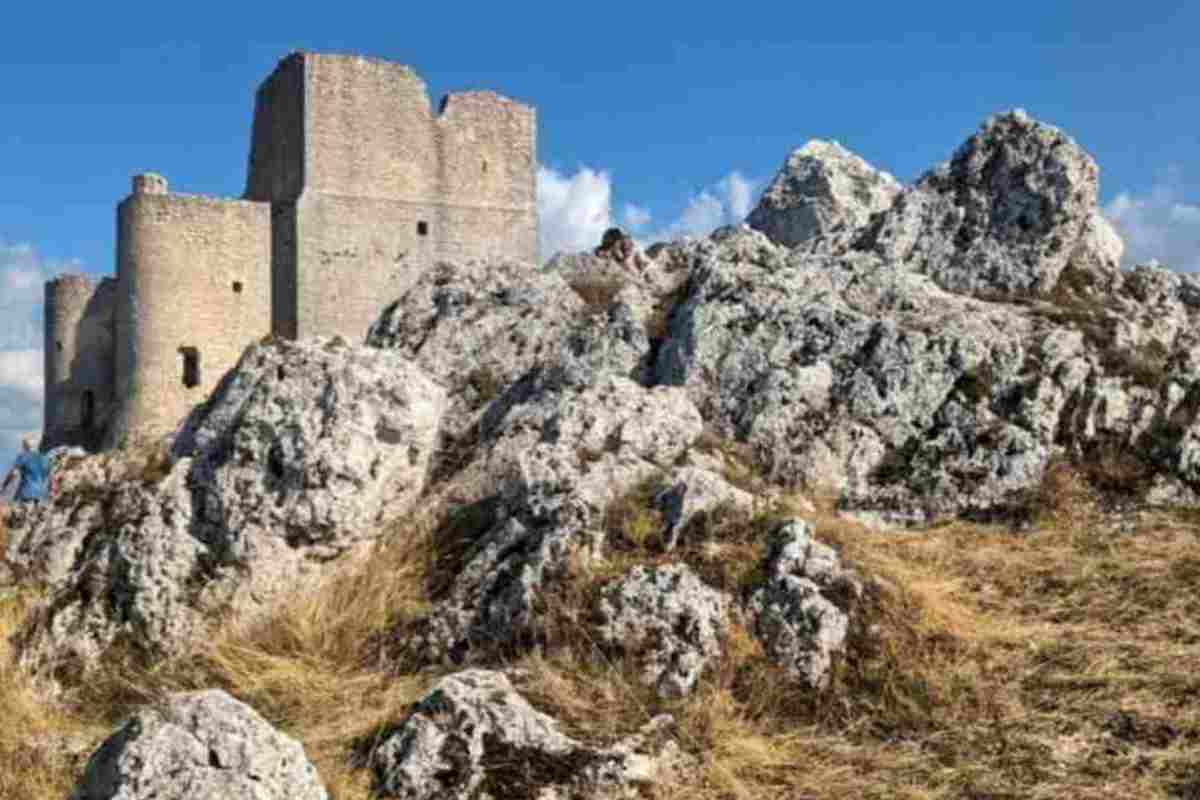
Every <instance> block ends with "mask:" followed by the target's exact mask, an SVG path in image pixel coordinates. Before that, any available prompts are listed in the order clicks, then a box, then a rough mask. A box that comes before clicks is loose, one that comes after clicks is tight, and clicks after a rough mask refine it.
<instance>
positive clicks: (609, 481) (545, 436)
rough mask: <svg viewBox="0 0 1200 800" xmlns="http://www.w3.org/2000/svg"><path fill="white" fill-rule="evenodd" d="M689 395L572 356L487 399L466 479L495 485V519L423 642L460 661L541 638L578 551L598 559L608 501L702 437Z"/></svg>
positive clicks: (488, 488)
mask: <svg viewBox="0 0 1200 800" xmlns="http://www.w3.org/2000/svg"><path fill="white" fill-rule="evenodd" d="M701 430H702V427H701V420H700V415H699V413H698V412H697V411H696V409H695V407H693V406H692V404H691V402H690V401H688V399H687V397H686V395H685V394H684V392H682V391H681V390H679V389H674V388H669V387H659V388H656V389H644V388H642V387H641V386H639V385H638V384H636V383H634V382H633V381H631V380H629V379H628V378H623V377H620V376H617V375H614V374H612V373H610V372H604V371H598V370H595V369H593V368H592V367H590V366H589V365H587V364H585V363H580V362H572V361H568V362H565V363H563V364H559V365H556V366H553V367H547V368H543V369H536V370H533V371H531V372H530V373H529V374H528V375H526V376H525V377H524V378H522V379H521V380H520V381H518V382H517V383H516V384H514V385H513V387H511V388H510V389H509V391H508V392H506V393H505V395H503V396H502V397H501V398H499V399H498V400H496V401H495V402H494V403H493V404H492V405H491V406H489V408H488V410H487V413H486V414H485V415H484V417H483V420H482V424H481V441H480V445H479V455H478V456H477V461H476V463H475V464H473V465H472V467H471V468H470V469H469V470H468V472H467V474H466V475H464V477H463V478H462V479H461V480H462V482H463V483H470V484H473V485H474V486H476V487H482V488H481V489H480V494H481V495H483V496H487V495H489V494H491V493H492V490H493V489H495V490H496V494H495V497H494V499H493V501H492V503H491V505H490V507H489V519H488V520H487V523H486V524H485V525H484V526H482V530H481V531H480V532H479V536H478V538H477V539H476V540H475V541H474V544H473V546H472V548H471V551H470V555H469V557H468V558H467V559H466V560H465V561H464V563H463V565H462V568H461V570H460V571H458V572H457V573H456V574H455V576H454V578H453V580H452V582H451V584H450V587H449V589H448V591H447V593H446V596H445V597H443V598H439V600H440V602H439V604H438V606H437V608H436V610H435V612H434V615H433V618H432V620H431V621H430V628H429V631H428V637H429V638H428V641H427V642H426V647H425V649H426V650H427V652H429V653H432V654H444V655H448V656H449V657H450V658H451V659H452V660H454V661H455V662H462V661H463V660H464V659H466V658H468V657H470V655H471V651H472V650H475V649H479V648H482V649H483V651H484V652H486V651H487V650H489V649H490V648H492V647H495V646H498V645H511V644H513V643H517V642H523V643H525V644H533V643H536V641H537V640H538V638H539V634H538V630H537V623H536V620H537V618H538V616H539V614H538V609H539V604H540V603H542V602H543V601H542V600H541V598H543V597H544V595H545V594H546V592H548V591H549V589H550V587H551V586H553V585H554V583H555V582H556V580H557V579H558V578H559V577H561V576H562V575H563V574H564V572H565V570H566V569H567V568H568V564H569V562H570V561H571V559H573V558H582V559H584V560H586V559H588V558H591V557H596V556H599V555H600V554H601V553H602V552H603V549H604V544H605V543H604V530H603V524H602V522H603V518H604V513H605V511H606V509H607V508H608V505H609V504H610V503H611V502H612V501H613V500H614V499H616V498H617V497H619V496H621V495H622V494H623V493H625V492H627V491H629V490H630V489H632V488H633V487H634V486H636V485H637V484H638V483H639V482H641V481H644V480H646V479H648V478H650V477H652V476H654V475H657V474H658V473H659V472H661V471H662V470H664V469H666V468H669V467H670V466H671V465H672V464H673V463H674V462H675V460H676V459H677V458H678V457H679V456H680V455H681V454H682V453H683V452H685V451H686V450H687V448H688V447H689V446H690V445H691V444H692V443H693V442H694V441H695V440H696V439H697V438H698V437H699V436H700V434H701Z"/></svg>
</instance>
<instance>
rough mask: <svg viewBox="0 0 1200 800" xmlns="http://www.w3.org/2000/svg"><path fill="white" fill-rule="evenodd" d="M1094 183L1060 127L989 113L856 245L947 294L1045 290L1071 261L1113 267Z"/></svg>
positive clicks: (1090, 166)
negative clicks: (926, 279)
mask: <svg viewBox="0 0 1200 800" xmlns="http://www.w3.org/2000/svg"><path fill="white" fill-rule="evenodd" d="M1098 187H1099V169H1098V168H1097V167H1096V162H1095V161H1093V160H1092V158H1091V156H1089V155H1088V154H1087V153H1085V152H1084V151H1083V149H1082V148H1080V147H1079V146H1078V145H1077V144H1076V143H1075V142H1074V140H1072V139H1071V138H1070V137H1068V136H1067V135H1066V134H1064V133H1063V132H1062V131H1060V130H1058V129H1057V128H1054V127H1051V126H1049V125H1045V124H1042V123H1040V122H1037V121H1036V120H1033V119H1030V118H1029V117H1028V116H1027V115H1026V114H1025V113H1024V112H1022V111H1013V112H1009V113H1007V114H998V115H996V116H994V117H992V118H991V119H989V120H988V121H987V122H986V123H985V124H984V125H983V127H982V128H981V129H980V131H979V132H978V133H976V134H975V135H974V136H972V137H971V138H970V139H968V140H967V142H966V143H965V144H963V146H962V147H960V148H959V149H958V151H957V152H956V153H955V154H954V157H953V158H952V159H951V160H950V161H949V162H947V163H945V164H943V165H941V166H939V167H938V168H937V169H934V170H933V171H931V172H929V173H928V174H926V175H925V176H924V177H923V178H922V179H921V180H920V181H919V182H918V183H917V185H916V186H915V187H913V188H912V189H911V190H909V191H906V192H904V193H903V194H902V195H901V196H900V197H899V198H898V199H897V201H896V204H895V206H894V207H893V208H892V209H891V210H890V211H889V212H888V213H885V214H883V215H882V216H881V218H880V219H879V220H878V222H877V223H875V224H874V226H873V229H872V230H870V231H868V232H867V233H866V235H865V236H864V239H863V242H862V245H861V246H865V247H867V248H868V249H871V250H872V251H874V252H877V253H879V254H880V255H883V256H884V257H885V258H886V259H888V260H889V261H897V262H902V263H905V264H907V265H909V267H910V268H912V269H916V270H918V271H920V272H922V273H925V274H927V275H929V276H931V277H932V278H933V279H934V281H936V282H937V284H938V285H939V286H941V287H942V288H944V289H949V290H951V291H955V292H964V293H974V292H988V291H991V292H1001V293H1004V294H1010V295H1020V294H1022V293H1038V292H1048V291H1051V290H1052V289H1053V288H1054V287H1055V285H1056V284H1057V283H1058V278H1059V275H1060V274H1061V273H1062V271H1063V270H1064V269H1065V268H1066V267H1067V265H1068V264H1069V263H1071V261H1072V259H1076V261H1077V263H1080V264H1081V265H1082V264H1083V263H1085V262H1088V263H1091V264H1092V265H1093V266H1102V267H1104V268H1106V269H1116V268H1117V263H1116V262H1113V261H1111V258H1110V257H1111V255H1112V254H1111V253H1110V252H1108V248H1110V247H1111V246H1112V243H1111V237H1110V236H1109V235H1108V233H1107V232H1106V231H1105V230H1104V227H1103V224H1102V221H1100V220H1099V218H1098V216H1097V215H1096V196H1097V192H1098ZM1116 254H1117V256H1118V257H1119V255H1120V253H1119V252H1117V253H1116Z"/></svg>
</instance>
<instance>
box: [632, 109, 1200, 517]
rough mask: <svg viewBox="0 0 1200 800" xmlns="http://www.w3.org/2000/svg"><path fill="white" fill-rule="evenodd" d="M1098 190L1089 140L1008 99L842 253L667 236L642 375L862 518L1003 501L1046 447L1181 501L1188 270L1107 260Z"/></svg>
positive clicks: (1188, 444)
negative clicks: (661, 293) (652, 355)
mask: <svg viewBox="0 0 1200 800" xmlns="http://www.w3.org/2000/svg"><path fill="white" fill-rule="evenodd" d="M1095 197H1096V169H1095V164H1094V163H1093V162H1092V160H1091V159H1090V157H1089V156H1087V154H1086V153H1084V152H1083V151H1082V150H1081V149H1080V148H1079V147H1078V146H1077V145H1076V144H1075V143H1074V142H1072V141H1071V140H1070V139H1069V138H1067V137H1066V136H1064V135H1063V134H1061V133H1060V132H1058V131H1057V130H1055V129H1053V128H1050V127H1049V126H1045V125H1042V124H1040V123H1036V122H1034V121H1032V120H1030V119H1029V118H1028V117H1026V116H1025V115H1023V114H1021V113H1019V112H1015V113H1012V114H1006V115H1001V116H998V117H995V118H993V119H992V120H990V121H989V122H988V123H987V124H986V125H985V126H984V127H983V129H982V130H981V131H980V133H979V134H977V135H976V136H974V137H972V139H971V140H970V141H968V142H967V143H966V144H965V145H964V146H963V147H962V148H960V149H959V151H958V152H957V153H956V155H955V158H954V159H953V160H952V161H951V162H950V163H948V164H947V165H944V166H943V167H940V168H939V169H937V170H935V171H934V172H932V173H930V174H929V175H928V176H926V178H924V179H922V181H921V182H919V183H918V184H917V185H916V186H914V187H912V188H909V189H905V190H903V191H902V192H901V193H900V194H899V195H898V196H897V198H896V200H895V202H894V204H893V205H892V206H891V207H890V208H888V209H886V210H884V211H882V212H878V213H874V214H872V215H871V217H870V219H871V222H870V223H869V224H867V225H866V226H865V227H864V228H862V229H860V230H859V231H858V232H857V233H856V234H854V235H853V236H851V237H850V239H852V241H851V244H849V245H846V246H845V248H844V250H843V249H839V247H826V246H817V244H811V243H810V244H809V245H804V246H801V247H798V248H794V249H791V248H786V247H783V246H781V245H779V244H777V243H774V242H772V241H770V240H769V239H767V238H766V237H765V236H763V235H762V234H760V233H758V232H757V231H753V230H746V229H733V228H729V229H723V230H721V231H717V232H716V233H714V234H713V236H711V237H709V239H707V240H704V241H700V242H694V243H691V244H685V245H681V246H679V249H681V251H682V253H683V258H685V259H686V260H688V261H689V263H690V264H691V268H690V278H689V282H688V284H687V287H686V292H685V293H684V296H683V298H682V299H681V301H680V302H679V304H678V305H677V306H676V307H675V309H674V311H673V313H672V315H671V318H670V327H669V330H668V334H667V337H666V339H665V341H664V343H663V344H662V346H661V348H660V349H659V351H658V353H657V360H656V364H655V372H654V380H655V381H656V382H659V383H663V384H668V385H677V386H683V387H686V388H687V390H688V393H689V396H690V397H691V398H692V399H693V401H694V402H695V403H696V405H697V407H698V408H699V409H700V410H701V413H702V414H703V415H704V418H705V421H706V423H708V424H709V425H711V426H713V427H714V428H715V429H716V430H717V431H718V432H719V433H721V434H722V435H724V436H726V437H728V438H731V439H735V440H737V441H739V442H742V443H744V444H746V445H748V446H749V447H750V449H751V450H752V451H753V452H754V453H755V456H756V459H757V462H758V464H759V466H760V467H761V468H762V469H763V470H764V471H765V472H766V474H767V476H768V477H769V478H770V479H771V480H772V481H774V482H777V483H782V484H798V485H805V486H809V487H813V488H817V487H827V488H830V489H832V490H834V491H836V492H838V493H840V494H841V495H842V496H843V506H844V508H845V509H847V510H848V511H853V512H854V513H856V514H861V515H863V516H864V517H869V518H871V519H875V520H883V521H891V522H895V521H903V522H923V521H927V520H929V519H931V518H934V517H937V516H942V515H956V514H967V515H971V516H980V517H987V518H991V517H994V516H995V515H997V514H1002V515H1009V514H1011V513H1015V510H1016V509H1019V508H1021V507H1023V506H1024V505H1025V504H1026V503H1027V501H1026V498H1027V497H1028V496H1029V493H1030V492H1031V490H1033V489H1035V488H1036V487H1037V486H1038V484H1039V482H1040V481H1041V478H1042V475H1043V472H1044V470H1045V467H1046V465H1047V464H1048V463H1049V462H1050V461H1051V460H1052V459H1054V458H1065V459H1068V460H1072V461H1075V462H1076V463H1078V464H1080V465H1081V466H1082V468H1083V469H1085V470H1087V471H1091V472H1093V473H1096V475H1095V476H1094V477H1095V478H1096V480H1098V481H1099V482H1100V483H1102V484H1106V485H1108V486H1109V488H1117V489H1119V490H1120V492H1118V493H1125V494H1128V495H1130V496H1136V497H1152V498H1155V499H1159V500H1162V499H1170V498H1174V499H1176V500H1187V499H1188V498H1191V497H1195V496H1196V494H1195V493H1196V490H1197V488H1198V487H1200V472H1196V470H1195V466H1194V465H1195V464H1196V463H1197V458H1196V453H1195V444H1194V443H1193V442H1194V441H1195V436H1196V434H1195V433H1194V432H1193V431H1194V429H1195V428H1196V425H1197V411H1198V410H1200V400H1198V399H1197V398H1200V394H1197V392H1200V387H1197V386H1196V383H1195V380H1194V378H1193V376H1194V374H1195V368H1194V366H1193V365H1194V364H1195V363H1196V356H1197V354H1198V353H1200V351H1197V349H1196V348H1197V346H1198V345H1200V337H1198V336H1197V334H1196V333H1195V330H1196V324H1195V323H1196V314H1197V311H1198V310H1200V302H1198V301H1200V292H1198V291H1197V289H1198V288H1200V282H1198V281H1197V280H1196V279H1195V278H1193V277H1192V276H1186V275H1178V274H1174V273H1170V272H1167V271H1164V270H1158V269H1154V268H1151V267H1140V268H1138V269H1137V270H1134V271H1131V272H1122V271H1120V270H1118V269H1117V261H1118V259H1119V257H1120V250H1121V246H1120V242H1119V239H1117V238H1116V237H1115V235H1114V234H1113V232H1112V230H1111V228H1110V227H1109V226H1108V225H1107V223H1105V222H1104V221H1103V219H1102V218H1101V217H1100V216H1099V213H1098V210H1097V208H1096V205H1095ZM914 209H919V210H920V213H916V212H915V211H914ZM860 218H861V215H860ZM839 237H840V240H843V241H844V240H845V239H846V238H847V237H845V236H842V235H841V234H839ZM818 238H819V237H818ZM813 242H817V240H816V239H814V240H813ZM1115 484H1122V486H1115V487H1114V485H1115Z"/></svg>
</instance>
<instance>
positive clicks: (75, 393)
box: [42, 275, 115, 448]
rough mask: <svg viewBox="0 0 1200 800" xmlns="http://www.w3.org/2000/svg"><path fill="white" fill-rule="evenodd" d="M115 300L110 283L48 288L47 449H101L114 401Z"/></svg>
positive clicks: (63, 279)
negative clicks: (63, 446) (101, 441)
mask: <svg viewBox="0 0 1200 800" xmlns="http://www.w3.org/2000/svg"><path fill="white" fill-rule="evenodd" d="M114 295H115V283H114V282H113V281H112V280H111V279H102V280H97V279H94V278H90V277H88V276H85V275H61V276H59V277H58V278H55V279H54V280H52V281H49V282H48V283H47V284H46V307H45V370H46V396H45V401H44V403H45V405H44V411H45V428H44V433H43V436H42V447H43V448H50V447H57V446H59V445H64V444H66V445H79V446H82V447H88V448H95V447H97V446H98V445H99V444H100V440H101V437H102V436H103V428H104V424H105V422H106V420H107V416H108V412H109V409H110V406H111V403H112V396H113V364H112V360H113V359H112V353H113V328H112V315H113V305H114V299H115V297H114Z"/></svg>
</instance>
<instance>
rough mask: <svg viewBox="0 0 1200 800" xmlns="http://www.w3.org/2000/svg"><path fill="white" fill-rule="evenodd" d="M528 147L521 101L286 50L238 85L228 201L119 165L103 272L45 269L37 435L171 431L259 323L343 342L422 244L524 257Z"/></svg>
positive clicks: (420, 255) (532, 199)
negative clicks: (50, 275)
mask: <svg viewBox="0 0 1200 800" xmlns="http://www.w3.org/2000/svg"><path fill="white" fill-rule="evenodd" d="M535 157H536V117H535V112H534V109H533V108H531V107H529V106H527V105H524V104H521V103H518V102H514V101H512V100H509V99H507V98H504V97H501V96H499V95H497V94H494V93H492V92H475V91H472V92H464V93H457V94H450V95H448V96H447V97H446V98H445V99H444V100H443V101H442V103H441V105H440V107H439V108H438V109H437V110H436V112H435V111H434V110H433V109H432V107H431V105H430V99H429V95H428V92H427V90H426V87H425V83H424V81H422V80H421V78H420V77H418V76H417V75H416V73H414V72H413V71H412V70H411V69H409V68H408V67H405V66H401V65H399V64H395V63H390V62H387V61H381V60H378V59H369V58H363V57H360V56H345V55H327V54H313V53H293V54H291V55H289V56H287V57H286V58H284V59H283V60H282V61H281V62H280V63H279V65H278V66H277V67H276V69H275V71H274V72H273V73H272V74H271V75H270V76H269V77H268V78H267V79H266V80H265V81H264V82H263V84H262V85H261V86H260V87H259V90H258V93H257V96H256V101H255V109H254V123H253V129H252V135H251V143H250V159H249V167H248V174H247V179H246V190H245V195H244V197H243V198H242V199H240V200H232V199H218V198H211V197H202V196H196V195H186V194H173V193H171V192H169V191H168V187H167V181H166V180H165V179H164V178H162V177H161V176H159V175H155V174H152V173H147V174H141V175H137V176H135V177H134V178H133V191H132V193H131V194H130V195H129V196H128V197H126V198H125V199H124V200H123V201H122V202H121V203H120V205H118V207H117V248H116V249H117V253H116V273H117V274H116V277H115V278H103V279H100V280H93V279H90V278H87V277H84V276H78V275H65V276H60V277H59V278H56V279H55V280H52V281H50V282H49V283H47V284H46V314H45V326H46V327H45V337H46V342H45V344H46V356H45V358H46V363H45V368H46V393H45V429H44V434H43V438H42V447H43V449H45V448H50V447H55V446H58V445H63V444H73V445H82V446H85V447H88V448H91V449H98V448H104V447H111V446H115V445H117V444H119V443H120V442H122V441H124V440H126V438H127V437H128V436H130V435H139V436H140V435H161V434H164V433H168V432H171V431H172V430H174V428H175V427H176V426H177V425H178V424H179V423H180V421H181V420H182V419H183V418H184V417H185V416H186V415H187V414H188V413H189V412H190V411H191V409H192V408H194V407H195V406H196V405H197V404H198V403H201V402H203V401H204V399H205V398H207V397H208V395H209V394H210V393H211V392H212V390H213V389H214V388H215V387H216V385H217V383H218V382H219V381H220V380H221V378H222V377H223V376H224V375H225V374H226V372H228V370H230V369H231V368H232V367H233V366H234V365H235V364H236V363H237V360H238V358H239V357H240V356H241V353H242V351H243V350H244V349H245V347H246V345H247V344H249V343H251V342H252V341H255V340H256V339H260V338H262V337H264V336H266V335H268V334H274V335H276V336H280V337H286V338H293V339H294V338H301V337H310V336H329V335H334V334H340V335H342V336H344V337H346V338H347V339H350V340H351V341H361V340H362V339H363V337H364V336H365V334H366V332H367V328H368V327H369V326H370V324H371V323H372V322H373V321H374V320H375V318H376V316H377V315H378V314H379V312H380V311H381V310H382V308H383V306H384V305H385V304H387V303H388V302H391V301H392V300H394V299H395V298H397V297H398V296H399V295H400V294H402V293H403V292H404V291H405V289H407V288H408V287H409V286H410V285H411V284H412V282H413V281H414V280H415V279H416V278H417V276H418V275H419V274H420V272H421V271H422V269H424V268H425V267H427V266H429V265H431V264H432V263H433V262H435V261H437V260H441V259H449V260H456V261H460V260H464V259H471V258H484V257H496V258H512V259H519V260H523V261H528V262H531V263H533V262H535V261H536V255H537V208H536V187H535V177H534V169H535Z"/></svg>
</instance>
